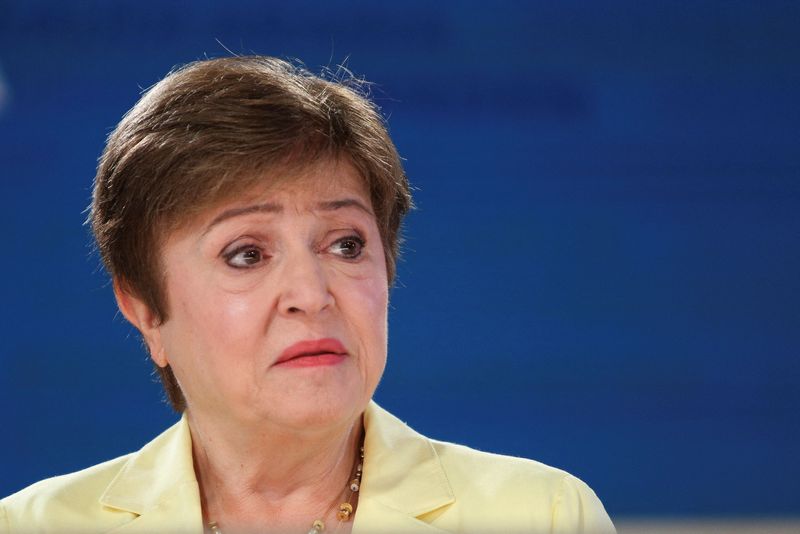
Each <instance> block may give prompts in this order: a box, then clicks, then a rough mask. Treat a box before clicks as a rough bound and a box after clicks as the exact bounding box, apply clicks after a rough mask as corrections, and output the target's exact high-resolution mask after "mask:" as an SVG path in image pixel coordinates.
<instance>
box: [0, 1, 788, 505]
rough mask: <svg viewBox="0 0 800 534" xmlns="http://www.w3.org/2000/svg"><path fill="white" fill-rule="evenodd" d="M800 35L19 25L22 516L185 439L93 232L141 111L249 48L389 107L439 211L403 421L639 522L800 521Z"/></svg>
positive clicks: (418, 277)
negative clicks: (548, 468) (59, 493)
mask: <svg viewBox="0 0 800 534" xmlns="http://www.w3.org/2000/svg"><path fill="white" fill-rule="evenodd" d="M799 33H800V4H798V3H797V2H755V1H753V2H736V1H730V2H707V1H700V2H685V3H684V2H671V3H662V2H637V1H628V2H574V1H567V2H544V1H542V2H499V3H491V4H490V3H488V2H466V1H462V2H457V3H456V2H420V1H414V2H402V3H401V2H393V3H380V2H377V3H376V2H350V3H347V4H340V3H318V2H291V3H289V2H286V3H278V4H271V3H268V2H260V1H259V2H256V1H252V2H210V1H206V2H199V1H195V2H142V1H136V2H133V1H117V2H99V1H96V2H81V3H74V2H56V1H52V2H45V1H38V2H14V3H12V2H0V80H2V81H0V84H2V85H0V87H1V88H2V89H0V106H1V107H0V175H1V178H0V180H1V185H0V187H1V188H2V189H0V194H1V195H2V209H0V222H1V223H2V228H4V229H5V230H4V232H3V237H2V242H3V261H2V265H1V266H0V273H1V274H2V276H0V288H2V297H3V299H2V305H0V314H2V315H1V316H0V329H1V330H0V358H1V359H0V402H2V406H3V407H4V410H3V411H4V413H5V414H6V415H5V420H4V421H3V424H2V427H3V430H4V431H3V436H4V439H2V440H1V441H0V458H2V459H3V461H2V465H0V495H6V494H8V493H11V492H13V491H16V490H18V489H20V488H22V487H23V486H25V485H27V484H29V483H32V482H34V481H36V480H38V479H40V478H43V477H46V476H50V475H54V474H60V473H64V472H67V471H71V470H76V469H79V468H82V467H85V466H88V465H90V464H93V463H96V462H98V461H100V460H103V459H107V458H111V457H114V456H117V455H120V454H123V453H126V452H129V451H132V450H134V449H137V448H138V447H140V446H141V445H142V444H144V443H145V442H146V441H147V440H149V439H150V438H151V437H152V436H154V435H155V434H157V433H158V432H160V431H161V430H162V429H163V428H165V427H166V426H167V425H168V424H169V423H170V422H171V421H173V420H175V419H176V416H175V415H174V414H172V413H171V412H170V410H169V409H168V408H167V407H166V406H165V405H164V404H163V403H162V401H161V393H160V387H159V386H158V384H157V383H155V382H154V379H153V377H152V376H151V366H150V364H149V363H148V362H147V361H146V358H145V355H144V352H143V351H142V350H141V349H140V347H139V342H138V337H137V335H136V334H135V332H134V331H133V329H132V328H131V327H130V326H128V325H127V324H126V323H125V322H124V321H123V320H122V318H121V316H119V315H118V314H117V313H116V309H115V305H114V302H113V298H112V293H111V290H110V288H109V287H108V281H107V278H106V276H105V275H104V274H103V273H102V271H101V270H99V268H98V264H99V262H98V259H97V258H96V257H95V256H93V255H92V254H91V250H90V247H89V242H90V239H89V235H88V232H87V230H86V228H84V227H83V226H82V222H83V219H84V217H85V214H84V213H83V210H84V208H85V207H86V205H87V204H88V202H89V197H90V188H91V180H92V177H93V174H94V168H95V164H96V158H97V156H98V155H99V154H100V152H101V150H102V147H103V142H104V138H105V136H106V135H107V134H108V132H109V131H110V130H111V128H113V126H114V125H115V124H116V122H117V121H118V120H119V119H120V118H121V116H122V114H123V113H124V112H125V111H126V110H127V109H128V108H129V107H130V106H131V105H133V103H134V102H135V101H136V100H137V98H138V96H139V93H140V91H141V89H142V88H146V87H148V86H149V85H151V84H153V83H154V82H156V81H157V80H158V79H159V78H160V77H161V76H163V75H164V74H165V73H166V72H167V71H168V70H169V69H170V68H171V67H172V66H173V65H175V64H180V63H184V62H187V61H191V60H194V59H198V58H202V57H205V56H206V55H207V56H221V55H227V54H228V53H227V52H226V50H225V48H224V47H227V48H229V49H230V50H232V51H233V52H235V53H250V52H256V53H262V54H270V55H277V56H281V57H296V58H300V59H302V60H303V61H304V62H305V63H306V64H307V65H308V66H309V67H310V68H311V69H312V70H319V69H320V68H322V67H324V66H331V67H335V65H337V64H338V63H341V62H343V61H346V62H347V65H348V66H349V68H350V69H351V70H353V71H354V72H355V73H356V74H359V75H363V76H365V77H366V78H367V79H369V80H371V81H373V82H375V87H374V96H375V98H376V100H377V101H378V103H379V105H380V106H381V107H382V109H383V111H384V113H385V114H386V115H387V116H388V117H389V123H390V127H391V132H392V135H393V137H394V139H395V141H396V143H397V145H398V148H399V150H400V152H401V154H402V155H403V156H404V157H405V158H406V169H407V171H408V174H409V176H410V179H411V180H412V182H413V184H414V185H415V186H416V188H417V191H416V201H417V204H418V205H419V210H417V211H416V212H415V213H413V214H412V215H411V216H410V217H409V219H408V224H407V226H406V235H407V245H406V254H405V259H404V260H403V262H402V263H401V264H400V268H399V284H398V287H396V288H395V290H394V291H393V295H392V299H393V300H392V310H391V339H390V363H389V368H388V372H387V375H386V376H385V378H384V381H383V383H382V384H381V386H380V388H379V390H378V393H377V399H378V400H379V402H381V403H382V404H383V405H385V406H386V407H387V408H389V409H390V410H392V411H394V412H395V413H396V414H398V415H399V416H400V417H401V418H403V419H405V420H407V421H409V423H410V424H411V425H412V426H414V427H415V428H417V429H418V430H420V431H422V432H424V433H426V434H428V435H430V436H432V437H436V438H440V439H445V440H452V441H458V442H463V443H466V444H468V445H471V446H473V447H477V448H480V449H486V450H492V451H497V452H502V453H507V454H515V455H521V456H527V457H532V458H535V459H538V460H541V461H544V462H546V463H549V464H553V465H555V466H558V467H561V468H564V469H567V470H569V471H571V472H573V473H574V474H576V475H577V476H579V477H581V478H583V479H584V480H586V481H587V482H588V483H589V484H590V485H591V486H592V487H593V488H594V489H595V490H596V491H597V493H598V494H599V495H600V497H601V498H602V499H603V501H604V502H605V504H606V507H607V508H608V510H609V512H610V513H611V514H612V517H619V516H624V515H632V514H636V515H738V516H742V515H751V516H755V515H767V514H772V515H791V514H798V513H800V500H799V499H798V496H797V495H798V490H799V489H800V487H798V483H797V481H798V480H800V455H798V449H797V447H798V446H797V444H798V441H799V438H800V424H799V423H798V413H800V392H799V389H798V379H800V372H799V369H798V356H799V354H798V353H799V352H800V304H798V302H800V278H799V277H798V273H800V150H798V149H799V148H800V146H799V143H800V128H799V127H798V124H799V123H800V107H799V106H798V97H800V68H798V66H799V65H800V61H799V60H800V38H799V37H798V34H799ZM223 45H224V47H223ZM431 405H434V406H437V407H438V412H436V413H431V412H430V411H429V406H431Z"/></svg>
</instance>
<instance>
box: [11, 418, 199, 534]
mask: <svg viewBox="0 0 800 534" xmlns="http://www.w3.org/2000/svg"><path fill="white" fill-rule="evenodd" d="M188 434H189V433H188V428H186V424H185V421H184V420H181V421H180V422H178V423H177V424H175V425H173V426H172V427H170V428H168V429H167V430H166V431H164V432H163V433H161V434H160V435H159V436H157V437H156V438H155V439H153V440H152V441H150V442H149V443H147V444H146V445H145V446H144V447H143V448H141V449H140V450H138V451H136V452H133V453H130V454H125V455H123V456H119V457H117V458H114V459H113V460H108V461H105V462H102V463H99V464H96V465H93V466H91V467H88V468H86V469H82V470H80V471H76V472H74V473H69V474H66V475H60V476H56V477H52V478H47V479H45V480H41V481H39V482H36V483H35V484H32V485H30V486H28V487H26V488H24V489H22V490H20V491H18V492H17V493H14V494H12V495H9V496H8V497H5V498H4V499H2V500H0V534H4V533H6V532H30V531H35V532H65V531H70V530H74V531H76V532H98V531H106V530H110V529H112V528H116V527H118V526H120V525H122V524H125V523H126V522H129V521H131V519H133V518H134V517H136V516H137V515H138V513H137V512H139V511H140V510H141V509H143V508H145V507H146V506H147V505H148V504H150V502H151V501H157V500H158V499H159V498H160V497H162V496H164V495H170V491H171V490H172V489H174V488H175V487H176V486H179V485H180V484H181V482H182V481H183V480H185V479H193V478H194V473H193V471H192V469H191V461H192V460H191V452H190V451H191V442H190V441H189V437H188Z"/></svg>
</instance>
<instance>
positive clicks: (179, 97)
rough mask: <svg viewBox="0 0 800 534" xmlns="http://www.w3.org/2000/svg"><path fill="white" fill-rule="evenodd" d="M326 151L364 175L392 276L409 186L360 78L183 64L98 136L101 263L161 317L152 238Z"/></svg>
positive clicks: (279, 180) (253, 61) (174, 391)
mask: <svg viewBox="0 0 800 534" xmlns="http://www.w3.org/2000/svg"><path fill="white" fill-rule="evenodd" d="M324 162H330V163H334V162H346V164H347V165H349V166H351V167H352V169H354V170H355V172H356V174H357V176H358V177H359V179H360V180H362V181H363V187H364V191H365V192H366V194H367V195H368V196H369V201H370V203H371V206H370V207H371V209H372V210H373V211H374V215H375V222H376V224H377V228H378V231H379V234H380V239H381V242H382V249H383V253H384V255H385V267H386V276H387V279H388V280H389V282H391V280H392V278H393V276H394V270H395V261H396V258H397V254H398V242H399V228H400V222H401V219H402V217H403V215H404V214H405V213H406V212H407V211H408V209H409V208H410V206H411V198H410V193H409V187H408V183H407V180H406V178H405V175H404V173H403V169H402V166H401V163H400V159H399V157H398V154H397V151H396V149H395V147H394V145H393V143H392V141H391V139H390V138H389V136H388V133H387V131H386V128H385V125H384V123H383V121H382V119H381V117H380V114H379V113H378V112H377V110H376V109H375V107H374V106H373V105H372V104H371V103H370V102H369V101H368V100H367V99H366V98H365V97H364V96H363V94H362V93H361V92H360V91H359V85H358V84H357V83H355V82H353V81H352V80H346V81H335V80H327V79H323V78H320V77H317V76H314V75H312V74H310V73H308V72H307V71H305V70H303V69H300V68H297V67H295V66H293V65H291V64H289V63H287V62H284V61H280V60H276V59H272V58H264V57H233V58H225V59H216V60H209V61H200V62H196V63H193V64H190V65H187V66H186V67H183V68H181V69H179V70H177V71H175V72H173V73H171V74H170V75H168V76H167V77H166V78H165V79H164V80H162V81H161V82H159V83H158V84H156V85H155V86H154V87H152V88H151V89H150V90H149V91H148V92H147V93H146V94H145V95H144V96H143V97H142V98H141V100H140V101H139V102H138V103H137V104H136V105H135V106H134V107H133V109H131V110H130V111H129V112H128V113H127V114H126V115H125V117H124V118H123V120H122V121H121V122H120V124H119V125H118V126H117V128H116V129H115V130H114V132H113V133H112V134H111V136H110V137H109V139H108V143H107V145H106V149H105V151H104V153H103V156H102V158H101V160H100V165H99V167H98V172H97V176H96V179H95V186H94V196H93V203H92V209H91V223H92V229H93V231H94V234H95V238H96V241H97V245H98V248H99V250H100V253H101V255H102V258H103V261H104V263H105V265H106V268H107V269H108V271H109V273H110V274H111V276H112V277H113V279H114V281H115V284H116V286H117V287H118V288H122V290H123V291H125V292H126V293H128V294H130V295H132V296H135V297H136V298H137V299H138V300H139V301H140V302H142V303H143V304H144V305H145V306H146V307H147V308H148V309H149V311H150V312H151V313H152V316H153V318H154V321H156V322H157V323H164V322H167V321H168V320H169V318H170V311H171V306H172V303H171V302H169V299H168V298H167V295H168V291H167V287H166V286H167V284H168V283H169V281H168V279H167V276H166V272H165V269H164V264H163V257H162V256H163V255H162V249H163V247H164V245H165V243H166V242H167V240H168V239H169V238H170V236H172V235H174V234H175V233H176V232H178V231H179V230H181V229H182V228H186V227H189V226H191V225H192V224H194V223H195V222H196V221H197V220H198V219H199V218H202V216H203V215H204V214H208V213H211V212H212V211H213V210H214V209H215V208H217V207H219V206H221V205H223V204H225V203H230V202H231V201H234V200H236V199H237V198H239V197H242V196H247V195H252V193H253V191H257V190H259V189H264V188H269V187H272V186H277V185H281V184H283V182H291V181H293V180H296V179H297V177H300V176H304V175H305V174H306V173H305V171H307V170H308V169H312V168H314V167H315V166H317V165H319V164H320V163H324ZM284 185H289V184H284ZM151 349H152V347H151ZM159 370H160V372H161V377H162V381H163V383H164V386H165V389H166V391H167V394H168V396H169V398H170V401H171V402H172V404H173V406H174V407H175V408H176V409H178V410H181V409H183V408H184V407H185V400H184V398H183V395H182V393H181V391H180V388H179V387H178V385H177V381H176V380H175V377H174V375H173V373H172V370H171V369H170V367H169V366H168V365H167V366H164V367H159Z"/></svg>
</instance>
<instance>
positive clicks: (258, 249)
mask: <svg viewBox="0 0 800 534" xmlns="http://www.w3.org/2000/svg"><path fill="white" fill-rule="evenodd" d="M357 89H358V88H357V86H355V85H353V84H352V83H349V82H341V81H331V80H325V79H322V78H319V77H316V76H313V75H311V74H309V73H308V72H306V71H304V70H301V69H298V68H295V67H293V66H291V65H289V64H288V63H285V62H283V61H279V60H275V59H270V58H263V57H237V58H226V59H218V60H210V61H202V62H198V63H194V64H191V65H188V66H186V67H184V68H182V69H180V70H178V71H176V72H174V73H172V74H170V75H169V76H167V77H166V78H165V79H164V80H162V81H161V82H160V83H158V84H156V85H155V86H154V87H153V88H152V89H151V90H150V91H148V92H147V93H146V94H145V95H144V96H143V97H142V99H141V100H140V101H139V102H138V103H137V104H136V106H134V108H133V109H132V110H131V111H130V112H129V113H128V114H126V116H125V117H124V118H123V120H122V121H121V122H120V124H119V125H118V126H117V128H116V130H115V131H114V133H113V134H112V135H111V136H110V137H109V140H108V143H107V146H106V148H105V151H104V153H103V156H102V159H101V161H100V165H99V168H98V172H97V176H96V179H95V187H94V197H93V203H92V209H91V223H92V229H93V231H94V234H95V238H96V241H97V244H98V248H99V250H100V252H101V255H102V257H103V260H104V262H105V265H106V268H107V269H108V271H109V273H110V275H111V277H112V279H113V281H114V293H115V295H116V298H117V302H118V304H119V308H120V310H121V311H122V313H123V314H124V315H125V317H126V318H127V319H128V320H129V321H130V322H131V323H132V324H133V325H134V326H136V328H137V329H138V330H139V331H140V332H141V334H142V337H143V339H144V341H145V343H146V345H147V348H148V350H149V353H150V356H151V358H152V360H153V362H154V364H155V366H156V368H157V370H158V372H159V373H160V376H161V379H162V382H163V384H164V387H165V390H166V393H167V395H168V397H169V399H170V401H171V403H172V405H173V407H174V408H175V409H176V410H177V411H179V412H182V413H183V417H182V419H181V420H180V422H178V423H177V424H176V425H174V426H173V427H172V428H170V429H168V430H167V431H165V432H164V433H163V434H162V435H160V436H158V437H157V438H156V439H155V440H153V441H152V442H150V443H149V444H147V445H145V447H144V448H142V449H141V450H140V451H138V452H136V453H133V454H129V455H127V456H123V457H121V458H118V459H116V460H111V461H110V462H106V463H103V464H100V465H97V466H95V467H92V468H89V469H87V470H84V471H81V472H78V473H74V474H71V475H66V476H62V477H56V478H53V479H49V480H45V481H42V482H40V483H38V484H34V485H33V486H31V487H29V488H27V489H25V490H23V491H21V492H19V493H17V494H15V495H12V496H10V497H7V498H6V499H4V500H3V501H1V502H0V531H5V532H26V531H29V530H30V531H49V530H54V531H71V530H74V531H80V532H106V531H114V532H197V533H200V532H203V531H206V532H225V533H227V534H230V533H231V532H310V533H312V534H313V533H318V532H322V531H325V532H332V531H336V532H342V533H346V532H349V531H351V530H352V531H354V532H365V533H366V532H399V533H403V532H437V531H439V532H489V531H498V532H609V531H613V526H612V525H611V522H610V520H609V519H608V516H607V515H606V513H605V511H604V510H603V507H602V505H601V504H600V501H599V500H598V499H597V498H596V497H595V495H594V493H593V492H592V491H591V490H590V489H589V488H588V487H587V486H586V485H585V484H583V483H582V482H581V481H579V480H577V479H576V478H574V477H571V476H570V475H568V474H566V473H564V472H562V471H559V470H557V469H553V468H550V467H547V466H544V465H542V464H539V463H536V462H533V461H530V460H523V459H518V458H509V457H502V456H497V455H490V454H486V453H480V452H477V451H473V450H471V449H467V448H465V447H461V446H458V445H453V444H449V443H441V442H436V441H431V440H429V439H427V438H425V437H423V436H421V435H419V434H417V433H415V432H414V431H413V430H411V429H410V428H408V427H407V426H405V425H404V424H403V423H401V422H400V421H398V420H397V419H395V418H394V417H393V416H392V415H390V414H389V413H387V412H385V411H384V410H382V409H381V408H380V407H378V406H377V405H376V404H375V403H374V402H372V401H371V398H372V395H373V393H374V391H375V388H376V387H377V385H378V382H379V380H380V377H381V374H382V373H383V369H384V365H385V363H386V351H387V348H386V344H387V305H388V289H389V286H390V284H391V282H392V278H393V276H394V270H395V269H394V268H395V260H396V258H397V254H398V241H399V238H398V232H399V227H400V222H401V219H402V217H403V215H404V214H405V213H406V212H407V211H408V210H409V208H410V206H411V197H410V194H409V186H408V183H407V181H406V178H405V175H404V173H403V170H402V167H401V164H400V160H399V157H398V155H397V152H396V150H395V148H394V145H393V144H392V142H391V140H390V139H389V137H388V134H387V132H386V129H385V127H384V125H383V122H382V120H381V118H380V115H379V114H378V113H377V111H376V109H375V108H374V106H373V105H372V104H371V103H370V102H369V101H368V100H366V99H365V98H364V97H363V96H362V95H361V94H360V93H359V91H358V90H357Z"/></svg>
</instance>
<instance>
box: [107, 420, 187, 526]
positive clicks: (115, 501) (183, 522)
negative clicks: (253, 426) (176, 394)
mask: <svg viewBox="0 0 800 534" xmlns="http://www.w3.org/2000/svg"><path fill="white" fill-rule="evenodd" d="M100 503H101V504H103V505H104V506H106V507H107V508H111V509H115V510H123V511H127V512H130V513H133V514H136V515H135V517H134V519H133V520H132V521H130V522H129V523H126V524H124V525H122V526H121V527H118V528H116V529H114V530H113V532H115V533H116V532H198V533H202V532H203V519H202V512H201V508H200V493H199V490H198V486H197V480H196V478H195V474H194V465H193V461H192V438H191V433H190V431H189V424H188V422H187V421H186V416H183V417H182V418H181V420H180V421H179V422H178V423H176V424H175V425H173V426H172V427H171V428H169V429H167V430H166V431H165V432H164V433H163V434H161V435H160V436H158V437H157V438H156V439H154V440H153V441H151V442H150V443H148V444H147V445H145V446H144V447H143V448H142V449H141V450H140V451H139V452H137V453H135V454H133V455H132V456H131V457H130V459H129V460H128V461H127V462H126V464H125V466H124V467H123V468H122V470H120V472H119V474H118V475H117V476H116V477H115V478H114V480H112V481H111V483H110V484H109V485H108V487H107V488H106V490H105V492H104V493H103V495H102V496H101V497H100Z"/></svg>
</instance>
